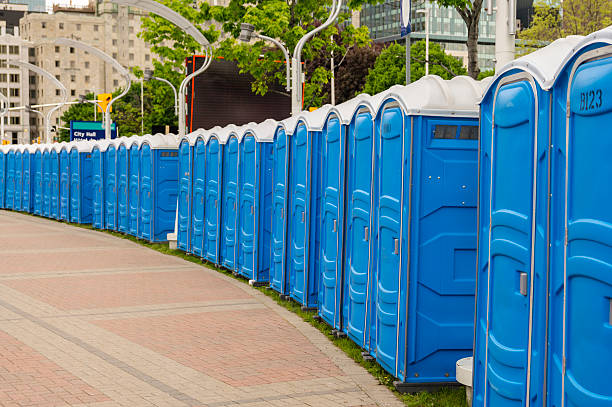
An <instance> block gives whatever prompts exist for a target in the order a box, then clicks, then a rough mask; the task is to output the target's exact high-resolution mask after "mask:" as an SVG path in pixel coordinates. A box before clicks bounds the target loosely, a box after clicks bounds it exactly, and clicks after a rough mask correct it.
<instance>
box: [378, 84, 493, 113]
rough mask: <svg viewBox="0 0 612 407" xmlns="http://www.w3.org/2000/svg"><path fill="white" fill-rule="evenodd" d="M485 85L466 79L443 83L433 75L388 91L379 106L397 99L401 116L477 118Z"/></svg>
mask: <svg viewBox="0 0 612 407" xmlns="http://www.w3.org/2000/svg"><path fill="white" fill-rule="evenodd" d="M485 86H486V84H483V83H482V82H478V81H476V80H474V79H472V78H470V77H469V76H456V77H454V78H453V79H451V80H444V79H442V78H440V77H439V76H437V75H428V76H424V77H422V78H421V79H419V80H418V81H416V82H413V83H411V84H410V85H407V86H402V88H401V89H399V90H394V91H392V92H390V93H389V94H388V95H387V97H386V98H385V100H383V103H384V101H386V100H389V99H394V100H397V102H398V103H399V104H400V106H401V107H402V110H403V111H404V114H418V115H448V116H463V117H465V116H469V117H478V115H479V107H478V102H479V101H480V99H481V98H482V93H483V91H484V88H485ZM380 106H382V105H380ZM380 106H379V109H380ZM377 113H378V112H377Z"/></svg>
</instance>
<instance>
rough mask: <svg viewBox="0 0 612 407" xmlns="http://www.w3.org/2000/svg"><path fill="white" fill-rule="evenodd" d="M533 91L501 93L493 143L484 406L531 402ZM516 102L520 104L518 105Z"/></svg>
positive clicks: (516, 88)
mask: <svg viewBox="0 0 612 407" xmlns="http://www.w3.org/2000/svg"><path fill="white" fill-rule="evenodd" d="M534 100H535V99H534V94H533V91H532V89H531V86H530V84H529V83H528V82H527V81H520V82H515V83H511V84H508V85H504V86H502V87H501V88H500V90H499V91H498V94H497V98H496V102H495V106H494V115H495V116H494V117H495V121H494V123H493V138H492V144H491V150H492V153H491V154H492V166H491V198H490V199H491V202H490V207H491V212H490V219H491V224H490V231H489V273H488V274H489V275H488V280H489V281H488V302H487V310H488V335H487V340H486V345H485V346H486V370H485V377H486V380H485V396H484V400H485V405H487V406H500V407H504V406H522V405H524V403H525V400H526V383H527V380H528V376H527V375H528V369H527V367H528V352H529V350H528V345H529V331H530V329H529V314H530V310H529V305H530V304H529V302H530V301H529V295H528V290H527V287H529V285H530V283H531V277H532V259H533V250H532V242H533V231H532V227H533V211H534V206H533V193H532V191H533V183H534V165H533V156H534V142H533V140H534V139H535V136H534V131H535V128H534V123H535V117H534V115H535V110H534ZM516 106H521V107H522V108H521V109H517V108H516Z"/></svg>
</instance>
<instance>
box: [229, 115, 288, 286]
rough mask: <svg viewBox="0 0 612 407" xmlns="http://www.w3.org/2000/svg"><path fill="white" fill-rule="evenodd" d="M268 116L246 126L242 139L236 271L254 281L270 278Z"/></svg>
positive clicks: (271, 136)
mask: <svg viewBox="0 0 612 407" xmlns="http://www.w3.org/2000/svg"><path fill="white" fill-rule="evenodd" d="M277 126H278V123H277V122H276V121H275V120H272V119H268V120H266V121H264V122H262V123H259V124H256V125H247V126H246V130H244V131H243V135H242V138H241V139H240V145H239V147H240V166H239V176H238V191H239V192H238V201H239V204H238V227H237V247H238V258H237V264H236V271H237V272H238V273H240V274H242V275H243V276H245V277H246V278H248V279H249V280H250V282H251V284H254V285H257V284H264V283H268V282H269V280H270V263H271V242H272V230H271V227H272V185H273V175H272V172H273V167H274V161H273V154H274V143H273V141H274V133H275V130H276V128H277Z"/></svg>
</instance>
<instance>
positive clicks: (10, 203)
mask: <svg viewBox="0 0 612 407" xmlns="http://www.w3.org/2000/svg"><path fill="white" fill-rule="evenodd" d="M5 194H6V199H5V207H6V208H7V209H14V207H15V206H14V205H15V151H9V152H8V154H7V155H6V190H5Z"/></svg>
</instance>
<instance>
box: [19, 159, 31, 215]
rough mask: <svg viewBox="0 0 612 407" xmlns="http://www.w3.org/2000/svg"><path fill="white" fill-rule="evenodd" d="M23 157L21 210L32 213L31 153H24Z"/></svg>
mask: <svg viewBox="0 0 612 407" xmlns="http://www.w3.org/2000/svg"><path fill="white" fill-rule="evenodd" d="M21 157H22V164H21V167H22V168H21V173H22V181H21V191H22V192H21V196H22V198H21V210H22V211H26V212H30V210H31V209H30V208H31V205H32V203H31V201H30V199H31V192H32V190H31V185H30V180H31V177H30V175H31V168H30V163H31V160H30V157H31V156H30V153H29V152H28V151H24V152H23V155H22V156H21Z"/></svg>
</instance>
